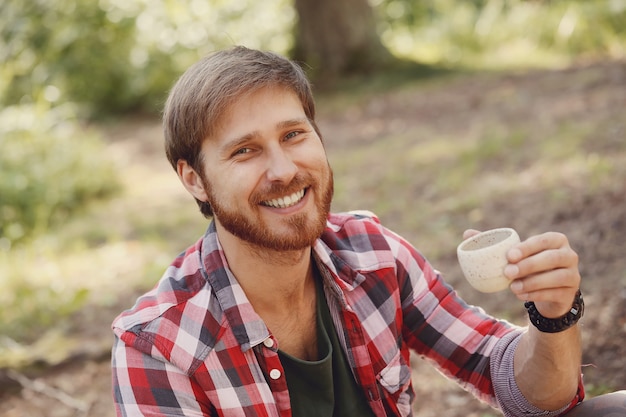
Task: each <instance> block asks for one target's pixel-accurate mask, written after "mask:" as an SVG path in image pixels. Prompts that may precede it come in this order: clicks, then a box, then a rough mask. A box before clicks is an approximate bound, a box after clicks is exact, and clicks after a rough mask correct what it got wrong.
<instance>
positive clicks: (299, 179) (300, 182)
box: [251, 174, 316, 203]
mask: <svg viewBox="0 0 626 417" xmlns="http://www.w3.org/2000/svg"><path fill="white" fill-rule="evenodd" d="M315 183H316V181H315V179H314V178H313V176H312V175H310V174H298V175H296V176H295V177H294V178H293V179H292V180H291V181H290V182H289V183H288V184H281V183H272V184H270V185H269V186H268V187H266V188H265V189H262V190H258V191H257V192H255V193H253V194H252V195H251V199H252V201H254V202H255V203H261V202H263V201H267V200H272V199H274V198H280V197H284V196H286V195H290V194H293V193H295V192H297V191H300V190H302V189H303V188H308V187H310V186H312V185H314V184H315Z"/></svg>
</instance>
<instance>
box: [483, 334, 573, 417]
mask: <svg viewBox="0 0 626 417" xmlns="http://www.w3.org/2000/svg"><path fill="white" fill-rule="evenodd" d="M521 337H522V334H521V333H515V334H509V335H507V336H505V337H503V338H502V339H501V340H500V341H499V343H498V344H497V345H496V348H495V349H494V351H493V353H492V355H491V375H492V379H493V385H494V387H495V392H496V398H497V400H498V404H499V405H500V409H501V410H502V412H503V413H504V415H505V416H506V417H515V416H521V415H523V416H528V417H533V416H541V417H556V416H561V415H563V414H565V413H566V412H567V411H569V410H570V409H572V408H573V407H574V406H575V405H576V404H578V403H579V402H580V401H582V400H583V398H584V396H585V393H584V388H583V385H582V377H581V379H580V381H579V384H578V392H577V393H576V396H575V397H574V398H573V400H572V401H571V402H570V403H569V404H567V405H565V406H564V407H562V408H561V409H559V410H555V411H546V410H542V409H540V408H537V407H535V406H534V405H532V404H531V403H530V402H529V401H528V400H527V399H526V397H524V395H523V394H522V392H521V391H520V390H519V387H518V386H517V383H516V382H515V373H514V370H513V361H514V356H515V349H516V348H517V345H518V343H519V341H520V338H521Z"/></svg>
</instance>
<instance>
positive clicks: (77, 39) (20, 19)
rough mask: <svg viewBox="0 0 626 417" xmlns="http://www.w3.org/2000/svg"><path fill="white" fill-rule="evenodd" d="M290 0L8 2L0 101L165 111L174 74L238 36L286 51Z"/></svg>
mask: <svg viewBox="0 0 626 417" xmlns="http://www.w3.org/2000/svg"><path fill="white" fill-rule="evenodd" d="M286 5H287V1H286V0H271V1H266V2H255V1H254V0H239V1H226V0H206V1H201V0H180V1H179V0H176V1H174V0H170V1H163V2H146V1H143V0H100V1H94V0H29V1H22V0H4V1H2V2H0V62H1V63H2V65H0V105H5V106H6V105H15V104H24V103H36V102H38V101H40V100H45V101H47V102H51V103H64V102H74V103H80V105H81V111H82V113H83V114H82V116H89V117H98V116H102V115H107V114H115V113H118V114H119V113H123V112H126V111H137V110H147V111H149V112H153V113H154V112H157V111H158V110H160V108H161V105H162V102H163V100H164V96H165V93H166V91H167V90H168V88H169V86H170V85H171V84H172V82H173V80H174V79H175V78H176V77H177V76H178V75H179V74H180V73H181V72H182V71H183V70H184V69H186V68H187V67H188V66H189V65H191V63H193V62H195V61H196V60H197V59H198V58H199V57H200V56H203V55H205V54H206V53H208V52H209V51H212V50H215V49H219V48H223V47H225V46H227V45H231V44H233V43H245V44H247V45H250V46H257V47H265V48H271V49H277V50H282V51H284V50H286V49H287V47H288V46H289V37H288V36H286V35H287V33H288V31H289V29H290V22H291V20H292V18H293V12H285V10H284V8H285V6H286ZM253 20H254V24H252V21H253Z"/></svg>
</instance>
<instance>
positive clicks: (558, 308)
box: [505, 233, 582, 410]
mask: <svg viewBox="0 0 626 417" xmlns="http://www.w3.org/2000/svg"><path fill="white" fill-rule="evenodd" d="M508 259H509V265H508V266H507V267H506V269H505V274H506V276H507V277H508V278H509V279H511V280H512V281H513V282H512V283H511V287H510V288H511V291H512V292H513V293H514V294H515V295H516V297H517V298H518V299H520V300H523V301H533V302H535V305H536V307H537V310H538V311H539V313H540V314H541V315H543V316H544V317H547V318H557V317H560V316H563V315H564V314H566V313H567V312H568V311H569V309H570V308H571V306H572V301H573V300H574V297H575V295H576V292H577V290H578V288H579V286H580V274H579V271H578V255H577V254H576V252H574V251H573V250H572V249H571V248H570V246H569V242H568V240H567V238H566V237H565V236H564V235H562V234H560V233H545V234H542V235H538V236H533V237H531V238H529V239H527V240H526V241H524V242H522V243H520V244H519V245H517V246H516V247H515V248H513V249H511V250H510V251H509V253H508ZM581 356H582V353H581V339H580V329H579V327H578V325H574V326H573V327H571V328H569V329H567V330H564V331H562V332H559V333H543V332H540V331H539V330H537V329H536V328H535V327H534V326H532V325H531V326H529V329H528V331H527V332H526V333H525V334H524V335H523V336H522V338H521V340H520V342H519V344H518V346H517V349H516V350H515V360H514V372H515V381H516V383H517V385H518V387H519V389H520V391H521V393H522V394H523V395H524V397H525V398H526V399H528V400H529V401H530V402H531V403H532V404H533V405H535V406H537V407H538V408H541V409H544V410H558V409H561V408H563V407H564V406H565V405H567V404H569V403H570V402H571V401H572V399H573V398H574V396H575V395H576V392H577V389H578V385H579V378H580V367H581Z"/></svg>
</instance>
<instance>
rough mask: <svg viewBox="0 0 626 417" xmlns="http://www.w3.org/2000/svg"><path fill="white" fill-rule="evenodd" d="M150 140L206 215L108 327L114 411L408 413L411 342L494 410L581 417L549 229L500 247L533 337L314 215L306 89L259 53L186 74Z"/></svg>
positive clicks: (369, 223) (563, 255) (570, 269)
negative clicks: (528, 309)
mask: <svg viewBox="0 0 626 417" xmlns="http://www.w3.org/2000/svg"><path fill="white" fill-rule="evenodd" d="M164 131H165V143H166V153H167V157H168V159H169V161H170V163H171V164H172V166H173V167H174V169H175V170H176V172H177V174H178V176H179V178H180V180H181V182H182V184H183V186H184V187H185V188H186V189H187V190H188V191H189V193H190V194H191V195H192V196H193V197H194V198H195V200H196V201H197V203H198V205H199V207H200V211H201V212H202V213H203V214H204V215H205V216H206V217H209V218H211V219H212V221H211V223H210V225H209V228H208V230H207V232H206V233H205V234H204V236H203V237H202V238H200V239H199V240H198V241H197V242H196V243H195V244H194V245H192V246H191V247H190V248H188V249H187V250H186V251H185V252H183V253H182V254H180V255H179V256H178V257H177V258H176V259H175V260H174V262H173V263H172V264H171V266H170V267H169V268H168V269H167V270H166V272H165V274H164V276H163V277H162V278H161V280H160V281H159V283H158V285H157V286H156V287H155V288H154V289H153V290H152V291H150V292H148V293H147V294H145V295H144V296H142V297H140V298H139V299H138V300H137V303H136V305H135V306H134V307H133V308H132V309H130V310H128V311H125V312H123V313H122V314H121V315H120V316H119V317H118V318H116V319H115V321H114V323H113V331H114V333H115V336H116V337H115V344H114V347H113V362H112V366H113V391H114V399H115V404H116V410H117V413H118V415H120V416H242V417H243V416H292V415H293V416H307V417H314V416H379V417H383V416H409V415H412V409H413V407H414V406H415V407H417V408H419V401H417V402H416V404H415V405H414V404H413V402H414V399H415V398H414V394H413V390H412V387H411V367H410V363H409V350H410V349H412V350H414V351H415V352H417V353H418V354H419V355H422V356H423V357H425V358H427V359H429V360H430V362H431V363H432V364H433V365H434V366H436V367H437V369H439V370H440V371H441V372H443V373H444V374H445V375H447V376H449V377H450V378H453V379H454V380H456V381H457V382H458V383H459V384H460V385H462V386H463V387H464V388H465V389H467V390H468V391H470V392H472V393H473V394H474V395H475V396H476V397H478V398H479V399H480V400H482V401H485V402H488V403H489V404H491V405H492V406H493V407H495V408H499V409H501V410H502V412H503V413H504V414H505V415H508V416H516V415H525V416H539V415H541V416H557V415H563V414H564V413H566V412H569V410H571V409H574V410H575V412H577V413H579V414H576V415H578V416H583V415H586V414H584V413H583V412H584V409H583V408H582V407H584V405H580V406H577V404H578V403H579V402H580V401H581V400H582V398H583V395H584V394H583V388H582V384H581V379H580V357H581V347H580V334H579V329H578V325H577V321H578V319H579V318H580V315H581V313H582V309H578V310H576V313H573V311H574V310H573V309H572V306H573V304H576V306H582V299H581V297H580V293H579V291H578V288H579V285H580V275H579V273H578V267H577V255H576V253H575V252H574V251H573V250H572V249H571V248H570V247H569V244H568V241H567V238H566V237H565V236H563V235H561V234H558V233H545V234H542V235H539V236H533V237H531V238H529V239H528V240H526V241H524V242H522V243H520V244H519V245H518V246H516V247H515V248H514V249H512V250H511V251H510V252H509V254H508V258H509V262H510V264H509V266H508V267H507V272H506V273H507V276H508V277H509V278H510V279H511V282H512V284H511V292H512V293H513V294H514V295H515V296H517V297H518V298H519V299H520V300H528V301H532V302H533V303H534V304H533V306H534V307H533V308H534V311H533V314H535V316H534V317H539V318H540V319H541V320H540V322H538V323H533V324H536V326H530V327H529V328H521V327H518V326H514V325H512V324H510V323H507V322H506V321H502V320H497V319H495V318H493V317H490V316H488V315H486V314H485V313H484V312H483V311H482V310H481V309H479V308H476V307H473V306H469V305H467V304H466V303H464V302H463V301H462V300H461V299H460V298H458V296H457V295H456V293H455V292H454V291H453V290H452V288H451V287H450V286H448V285H447V284H446V283H445V282H444V281H443V279H442V277H441V276H440V275H439V273H437V272H436V271H435V270H434V269H433V268H432V267H431V266H430V264H429V263H428V262H427V261H426V260H425V259H424V257H423V256H421V254H420V253H419V252H418V251H417V250H416V249H415V248H414V247H413V246H412V245H410V244H409V243H408V242H407V241H406V240H404V239H403V238H402V237H400V236H399V235H397V234H395V233H393V232H391V231H389V230H388V229H386V228H385V227H383V226H382V225H381V224H380V222H379V221H378V219H377V218H376V217H375V216H374V215H373V214H371V213H367V212H353V213H337V214H335V213H330V205H331V199H332V195H333V176H332V171H331V168H330V166H329V164H328V161H327V158H326V152H325V149H324V146H323V142H322V138H321V134H320V132H319V129H318V128H317V125H316V124H315V105H314V102H313V98H312V94H311V88H310V85H309V82H308V80H307V79H306V76H305V75H304V73H303V71H302V69H301V68H300V67H299V66H297V65H295V64H294V63H292V62H290V61H289V60H287V59H285V58H283V57H281V56H279V55H276V54H273V53H268V52H261V51H256V50H251V49H247V48H244V47H235V48H232V49H229V50H226V51H222V52H218V53H215V54H213V55H211V56H209V57H207V58H205V59H203V60H201V61H200V62H198V63H197V64H196V65H194V66H192V67H191V68H190V69H189V70H188V71H187V72H186V73H185V74H184V75H183V76H182V77H181V79H180V80H179V81H178V82H177V83H176V85H175V86H174V88H173V89H172V91H171V93H170V96H169V98H168V101H167V103H166V106H165V112H164ZM467 233H469V234H471V233H473V231H468V232H467ZM578 311H580V313H579V312H578ZM537 314H538V315H539V316H536V315H537ZM418 377H419V376H418ZM618 401H622V398H621V397H619V398H618ZM598 407H599V406H598V405H597V403H596V408H594V413H593V415H596V416H600V415H605V414H601V413H600V412H599V411H598V409H599V408H598ZM590 415H591V414H590ZM606 415H607V416H608V415H609V414H606Z"/></svg>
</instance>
